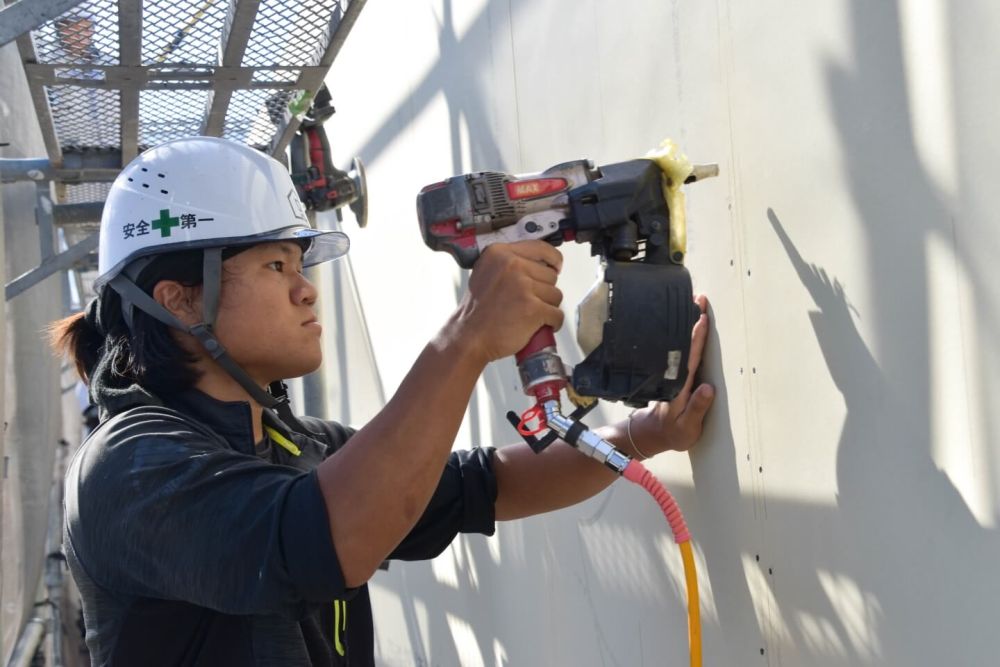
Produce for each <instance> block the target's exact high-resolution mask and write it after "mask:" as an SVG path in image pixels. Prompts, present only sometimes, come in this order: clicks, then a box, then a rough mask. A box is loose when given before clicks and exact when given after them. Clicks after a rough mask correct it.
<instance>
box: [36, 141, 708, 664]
mask: <svg viewBox="0 0 1000 667" xmlns="http://www.w3.org/2000/svg"><path fill="white" fill-rule="evenodd" d="M348 246H349V243H348V239H347V237H346V236H345V235H344V234H342V233H340V232H335V231H319V230H315V229H311V228H310V227H309V226H308V225H307V224H306V216H305V213H304V211H303V209H302V205H301V203H300V201H299V199H298V198H297V197H296V196H295V188H294V186H293V184H292V181H291V179H290V177H289V175H288V173H287V171H286V170H285V169H284V168H283V167H282V166H281V165H280V164H279V163H278V162H276V161H275V160H273V159H271V158H270V157H268V156H266V155H264V154H262V153H260V152H258V151H256V150H253V149H251V148H249V147H246V146H243V145H241V144H235V143H231V142H228V141H225V140H222V139H214V138H207V137H198V138H191V139H182V140H177V141H171V142H167V143H165V144H162V145H160V146H158V147H156V148H153V149H151V150H149V151H147V152H145V153H143V154H142V155H140V156H139V157H138V158H136V159H135V160H134V161H133V162H132V163H131V164H130V165H128V166H127V167H126V168H125V169H124V170H123V171H122V173H121V174H120V175H119V177H118V178H117V180H116V181H115V182H114V184H113V186H112V187H111V190H110V193H109V194H108V198H107V202H106V204H105V209H104V216H103V219H102V222H101V240H100V251H99V252H100V267H99V274H100V275H99V277H98V279H97V281H96V282H95V290H96V291H97V293H98V297H97V298H96V300H95V301H94V302H92V303H91V304H90V305H89V306H88V308H87V311H86V313H85V314H81V315H77V316H73V317H70V318H67V319H66V320H63V321H61V322H59V323H57V325H55V327H54V337H55V340H56V342H57V344H58V345H59V347H60V348H61V349H62V350H64V351H66V352H68V353H69V354H70V356H71V357H72V358H73V359H74V360H75V361H76V363H77V368H78V369H79V370H80V372H81V374H82V375H83V376H84V377H85V378H86V380H87V382H88V384H89V389H90V394H91V398H92V400H93V401H94V403H95V404H96V405H98V406H99V408H100V412H101V414H100V417H101V421H100V425H99V426H98V427H97V429H96V430H95V431H94V433H93V435H92V436H91V437H90V438H89V439H88V440H87V441H86V442H85V443H84V444H83V446H82V447H81V449H80V451H79V452H78V454H77V455H76V457H75V459H74V461H73V463H72V465H71V467H70V470H69V472H68V475H67V479H66V496H65V497H66V501H65V502H66V540H65V551H66V556H67V560H68V562H69V565H70V569H71V571H72V574H73V576H74V578H75V579H76V582H77V584H78V586H79V589H80V591H81V595H82V598H83V608H84V615H85V619H86V627H87V644H88V646H89V648H90V652H91V655H92V657H93V660H94V664H96V665H212V666H213V667H218V666H220V665H221V666H224V665H282V666H289V665H373V664H374V655H373V653H374V648H373V627H372V613H371V607H370V604H369V598H368V591H367V587H366V582H367V581H368V579H369V578H370V577H371V576H372V574H373V573H374V572H375V570H376V569H377V568H378V566H379V564H380V563H382V562H383V560H384V559H393V558H397V559H407V560H412V559H428V558H433V557H434V556H436V555H437V554H439V553H441V551H443V550H444V549H445V547H446V546H447V545H448V544H449V543H450V542H451V541H452V539H454V537H455V536H456V535H457V534H458V533H459V532H479V533H484V534H487V535H489V534H492V533H493V532H494V525H495V522H496V521H497V520H507V519H514V518H519V517H524V516H529V515H532V514H537V513H540V512H547V511H550V510H554V509H557V508H560V507H565V506H568V505H571V504H573V503H576V502H579V501H581V500H583V499H585V498H587V497H589V496H592V495H593V494H595V493H597V492H598V491H600V490H601V489H603V488H605V487H606V486H607V485H608V484H610V483H611V482H612V481H614V479H615V478H616V477H615V475H614V474H613V473H612V472H611V471H609V470H607V469H605V468H604V467H602V466H600V465H597V464H595V462H593V461H591V460H589V459H587V458H586V457H584V456H581V455H580V454H579V453H578V452H575V451H573V450H572V449H571V448H570V447H569V445H566V444H564V443H556V444H554V445H553V446H551V447H549V448H548V449H547V450H546V451H545V452H544V453H543V454H541V455H536V454H534V453H533V452H532V451H531V450H530V449H529V448H528V447H527V446H526V445H524V444H518V445H512V446H509V447H506V448H502V449H493V448H490V447H483V448H475V449H471V450H465V451H457V452H452V451H451V448H452V443H453V440H454V438H455V434H456V432H457V430H458V428H459V425H460V423H461V421H462V416H463V413H464V411H465V408H466V405H467V403H468V400H469V397H470V395H471V392H472V391H473V388H474V385H475V383H476V380H477V378H478V377H479V375H480V373H481V372H482V371H483V369H484V367H485V366H486V364H487V363H489V362H490V361H492V360H495V359H500V358H504V357H507V356H510V355H512V354H513V353H514V352H515V351H516V350H518V348H520V347H521V346H523V345H524V344H525V343H526V342H527V340H528V339H529V337H530V336H531V334H532V333H533V332H534V331H535V330H537V329H538V328H539V327H540V326H542V325H551V326H553V327H557V328H558V327H559V326H560V325H561V324H562V321H563V315H562V313H561V312H560V310H559V308H558V306H559V302H560V299H561V294H560V292H559V290H558V289H557V288H556V287H555V283H556V277H557V275H558V272H559V267H560V263H561V256H560V254H559V252H558V251H557V250H556V249H555V248H553V247H551V246H550V245H548V244H546V243H543V242H526V243H520V244H514V245H506V246H495V247H491V248H489V249H488V250H487V251H486V252H485V253H484V254H483V256H482V258H481V259H480V261H479V262H478V263H477V266H476V269H475V271H474V272H473V274H472V276H471V279H470V281H469V289H468V292H467V293H466V294H465V295H464V297H463V299H462V301H461V303H460V304H459V306H458V308H457V309H456V310H455V312H454V313H453V314H452V316H451V317H450V318H449V319H448V321H447V322H446V323H445V324H444V326H443V327H442V329H441V330H440V332H439V333H438V334H437V335H436V336H435V337H434V338H433V339H432V340H431V341H430V342H429V343H428V344H427V346H426V347H425V348H424V350H423V352H422V353H421V354H420V356H419V358H418V359H417V360H416V362H415V363H414V365H413V368H412V369H411V370H410V372H409V373H408V375H407V376H406V377H405V379H404V380H403V381H402V383H401V385H400V387H399V389H398V390H397V392H396V394H395V396H393V397H392V399H391V400H390V401H389V402H388V404H387V405H386V406H385V408H384V409H383V410H382V411H381V412H380V413H379V414H378V415H377V416H376V417H375V418H374V419H372V420H371V422H369V423H368V424H367V425H365V426H364V427H363V428H361V429H360V430H358V431H356V432H355V431H354V430H353V429H351V428H348V427H345V426H342V425H340V424H337V423H335V422H326V421H322V420H319V419H313V418H309V417H296V416H294V415H293V414H292V412H291V410H290V409H289V406H288V403H287V400H286V398H285V396H284V393H283V391H282V386H281V384H280V380H283V379H286V378H290V377H296V376H301V375H303V374H305V373H309V372H311V371H313V370H315V369H316V368H318V367H319V366H320V363H321V351H320V333H321V327H320V325H319V324H318V323H317V321H316V316H315V313H314V311H313V305H314V304H315V302H316V299H317V290H316V287H315V286H314V285H312V284H311V283H310V282H309V281H308V280H307V279H306V278H305V277H304V276H303V275H302V269H303V267H307V266H312V265H315V264H317V263H319V262H323V261H327V260H331V259H335V258H336V257H339V256H342V255H343V254H344V253H346V252H347V250H348ZM699 303H700V305H701V307H702V310H704V309H705V307H706V303H705V301H704V299H703V298H702V299H700V300H699ZM512 313H517V314H518V316H517V317H512V316H511V314H512ZM706 330H707V316H705V315H702V318H701V320H700V321H699V323H698V326H697V327H696V329H695V334H694V340H693V345H692V353H691V358H692V365H691V370H692V371H694V370H696V367H697V364H698V361H699V359H700V356H701V350H702V347H703V345H704V341H705V336H706ZM691 376H692V377H693V376H694V373H693V372H692V373H691ZM691 382H692V381H691V380H689V382H688V386H687V387H685V390H684V392H683V393H682V394H681V395H680V396H679V397H678V398H677V399H676V400H675V401H673V402H671V403H669V404H666V403H664V404H655V405H653V406H651V407H649V408H645V409H641V410H639V411H637V412H636V413H635V414H634V415H633V417H632V422H631V427H630V435H629V433H628V432H627V431H628V428H627V424H626V423H624V422H623V423H621V424H617V425H613V426H609V427H605V428H604V429H601V431H600V432H601V433H602V435H603V436H604V437H606V438H608V439H609V440H610V441H612V442H613V443H614V444H615V445H616V446H618V447H620V448H622V450H623V451H625V452H627V453H629V454H632V455H634V456H640V457H642V456H643V455H654V454H656V453H659V452H662V451H665V450H667V449H677V450H684V449H687V448H689V447H690V446H691V445H692V444H694V442H695V440H696V439H697V438H698V436H699V434H700V432H701V428H702V420H703V418H704V415H705V412H706V410H707V409H708V407H709V405H710V403H711V401H712V389H711V387H709V386H707V385H702V386H701V387H699V388H698V389H697V390H692V385H691ZM267 388H270V390H269V391H268V390H267ZM630 438H631V440H630ZM640 452H641V453H640Z"/></svg>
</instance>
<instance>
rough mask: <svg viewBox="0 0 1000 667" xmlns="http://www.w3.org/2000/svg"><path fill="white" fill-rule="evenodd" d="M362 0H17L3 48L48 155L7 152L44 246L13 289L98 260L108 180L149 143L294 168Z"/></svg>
mask: <svg viewBox="0 0 1000 667" xmlns="http://www.w3.org/2000/svg"><path fill="white" fill-rule="evenodd" d="M365 2H366V0H18V1H17V2H7V3H6V7H5V8H4V9H3V11H0V46H2V44H4V43H6V42H9V41H12V40H13V41H16V43H17V49H18V52H19V54H20V58H21V63H22V66H23V69H24V73H25V78H26V80H27V83H28V89H29V92H30V96H31V100H32V104H33V106H34V109H35V114H36V116H37V118H38V123H39V127H40V129H41V133H42V138H43V141H44V144H45V151H46V158H44V159H29V160H0V163H3V164H0V182H13V181H32V182H35V184H36V216H35V217H36V222H37V225H38V232H39V241H40V246H41V263H40V264H39V266H38V267H36V268H34V269H32V270H31V271H28V272H26V273H25V274H23V275H21V276H18V277H16V278H15V279H14V280H12V281H10V282H8V283H7V285H6V286H5V298H6V299H7V300H9V299H11V298H13V297H14V296H16V295H18V294H20V293H22V292H24V291H25V290H27V289H29V288H30V287H31V286H33V285H35V284H37V283H38V282H40V281H41V280H44V279H45V278H47V277H48V276H50V275H52V274H54V273H56V272H59V271H65V270H71V271H74V272H77V273H79V272H88V271H89V272H92V271H93V270H94V269H95V268H96V260H95V251H96V248H97V227H98V225H97V222H98V221H99V220H100V213H101V209H102V206H103V199H104V196H105V195H106V193H107V189H108V187H109V186H110V182H111V181H113V180H114V179H115V178H116V177H117V175H118V173H119V172H120V171H121V169H122V168H123V167H124V166H125V165H127V164H128V163H129V162H130V161H131V160H132V159H133V158H135V156H136V155H138V154H139V153H140V152H142V151H143V150H145V149H146V148H148V147H150V146H153V145H156V144H159V143H163V142H164V141H168V140H170V139H175V138H180V137H184V136H192V135H203V136H212V137H225V138H228V139H232V140H235V141H241V142H243V143H247V144H248V145H251V146H254V147H255V148H258V149H260V150H262V151H264V152H267V153H268V154H270V155H271V156H273V157H275V158H277V159H279V160H281V161H282V162H286V164H287V160H286V159H285V152H286V149H287V147H288V144H289V142H290V141H291V139H292V137H293V136H294V135H295V133H296V132H297V131H298V129H299V126H300V124H301V122H302V119H303V117H304V115H305V113H306V111H308V109H309V107H310V105H311V103H312V100H313V98H314V97H315V95H316V93H317V92H318V91H319V89H320V88H321V87H322V85H323V83H324V79H325V78H326V75H327V73H328V72H329V69H330V66H331V65H332V64H333V62H334V59H335V58H336V57H337V54H338V53H339V52H340V49H341V48H342V47H343V45H344V43H345V41H346V40H347V37H348V35H349V34H350V32H351V29H352V28H353V27H354V24H355V22H356V21H357V19H358V16H359V15H360V13H361V10H362V9H363V8H364V5H365ZM75 280H76V283H77V285H82V284H83V283H84V282H87V281H81V280H80V278H79V276H76V277H75Z"/></svg>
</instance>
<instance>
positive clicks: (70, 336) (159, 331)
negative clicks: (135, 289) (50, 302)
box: [49, 246, 246, 396]
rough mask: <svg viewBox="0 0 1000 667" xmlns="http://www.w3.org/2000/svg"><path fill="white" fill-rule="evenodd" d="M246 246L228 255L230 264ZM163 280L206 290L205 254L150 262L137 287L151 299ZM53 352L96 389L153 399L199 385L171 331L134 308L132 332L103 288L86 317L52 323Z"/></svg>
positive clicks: (118, 304)
mask: <svg viewBox="0 0 1000 667" xmlns="http://www.w3.org/2000/svg"><path fill="white" fill-rule="evenodd" d="M245 249H246V246H242V247H237V248H232V249H227V250H226V251H224V252H223V254H222V256H223V259H227V258H228V257H231V256H232V255H234V254H236V253H237V252H239V251H241V250H245ZM161 280H175V281H177V282H179V283H180V284H182V285H185V286H187V287H198V286H200V285H201V284H202V252H201V250H186V251H180V252H173V253H167V254H164V255H161V256H159V257H157V258H156V259H155V260H153V261H152V262H150V264H149V266H147V267H146V268H145V269H144V270H143V271H142V273H141V274H140V275H139V278H138V280H137V281H136V284H137V285H138V286H139V288H140V289H142V290H143V291H144V292H146V293H147V294H152V293H153V288H154V287H156V284H157V283H158V282H160V281H161ZM49 336H50V339H51V342H52V346H53V347H54V348H55V349H56V351H57V352H60V353H62V354H65V355H66V356H68V357H69V358H70V360H71V361H72V362H73V363H74V364H75V365H76V370H77V373H79V375H80V377H81V378H82V379H83V381H84V382H86V383H87V384H89V385H92V391H91V395H92V396H93V395H95V392H94V391H93V389H94V387H95V386H96V387H97V388H125V387H128V386H129V385H131V384H139V385H140V386H142V387H143V388H145V389H146V390H147V391H149V392H150V393H152V394H156V395H162V394H166V393H170V392H176V391H183V390H185V389H189V388H190V387H192V386H193V385H194V383H195V382H196V381H197V380H198V371H196V370H195V368H194V366H193V364H194V362H195V361H196V360H197V358H196V357H194V356H192V355H191V354H190V353H188V352H186V351H185V350H184V349H183V348H182V347H181V346H180V345H179V344H178V343H177V340H176V339H175V338H174V336H173V334H172V332H171V328H170V327H168V326H167V325H165V324H163V323H162V322H160V321H159V320H157V319H155V318H154V317H152V316H150V315H148V314H146V313H145V312H143V311H141V310H139V309H138V308H135V309H134V310H133V316H132V329H131V330H129V328H128V326H127V325H126V323H125V318H124V316H123V315H122V309H121V298H120V297H119V296H118V293H117V292H115V291H114V290H112V289H110V288H107V287H106V288H104V290H103V291H102V292H101V294H100V296H99V298H98V299H97V301H96V302H95V303H91V304H90V306H89V307H88V310H87V312H86V313H77V314H75V315H71V316H69V317H67V318H64V319H62V320H59V321H57V322H54V323H53V324H52V325H51V326H50V328H49Z"/></svg>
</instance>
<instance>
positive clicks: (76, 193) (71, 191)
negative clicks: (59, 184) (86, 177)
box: [62, 182, 111, 204]
mask: <svg viewBox="0 0 1000 667" xmlns="http://www.w3.org/2000/svg"><path fill="white" fill-rule="evenodd" d="M64 188H65V192H64V194H63V196H62V199H63V202H64V203H66V204H86V203H89V202H100V201H104V200H105V198H107V196H108V190H109V189H110V188H111V183H110V182H105V183H67V184H66V185H65V186H64Z"/></svg>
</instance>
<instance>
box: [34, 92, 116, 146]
mask: <svg viewBox="0 0 1000 667" xmlns="http://www.w3.org/2000/svg"><path fill="white" fill-rule="evenodd" d="M46 93H47V94H48V97H49V105H50V106H51V107H52V122H53V124H54V125H55V132H56V137H57V138H58V139H59V143H60V145H62V146H63V147H64V148H98V149H112V148H116V147H117V146H118V145H119V143H120V141H121V130H120V127H121V126H120V119H121V104H120V103H119V99H118V91H116V90H105V89H103V88H88V87H84V86H51V87H46Z"/></svg>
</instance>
